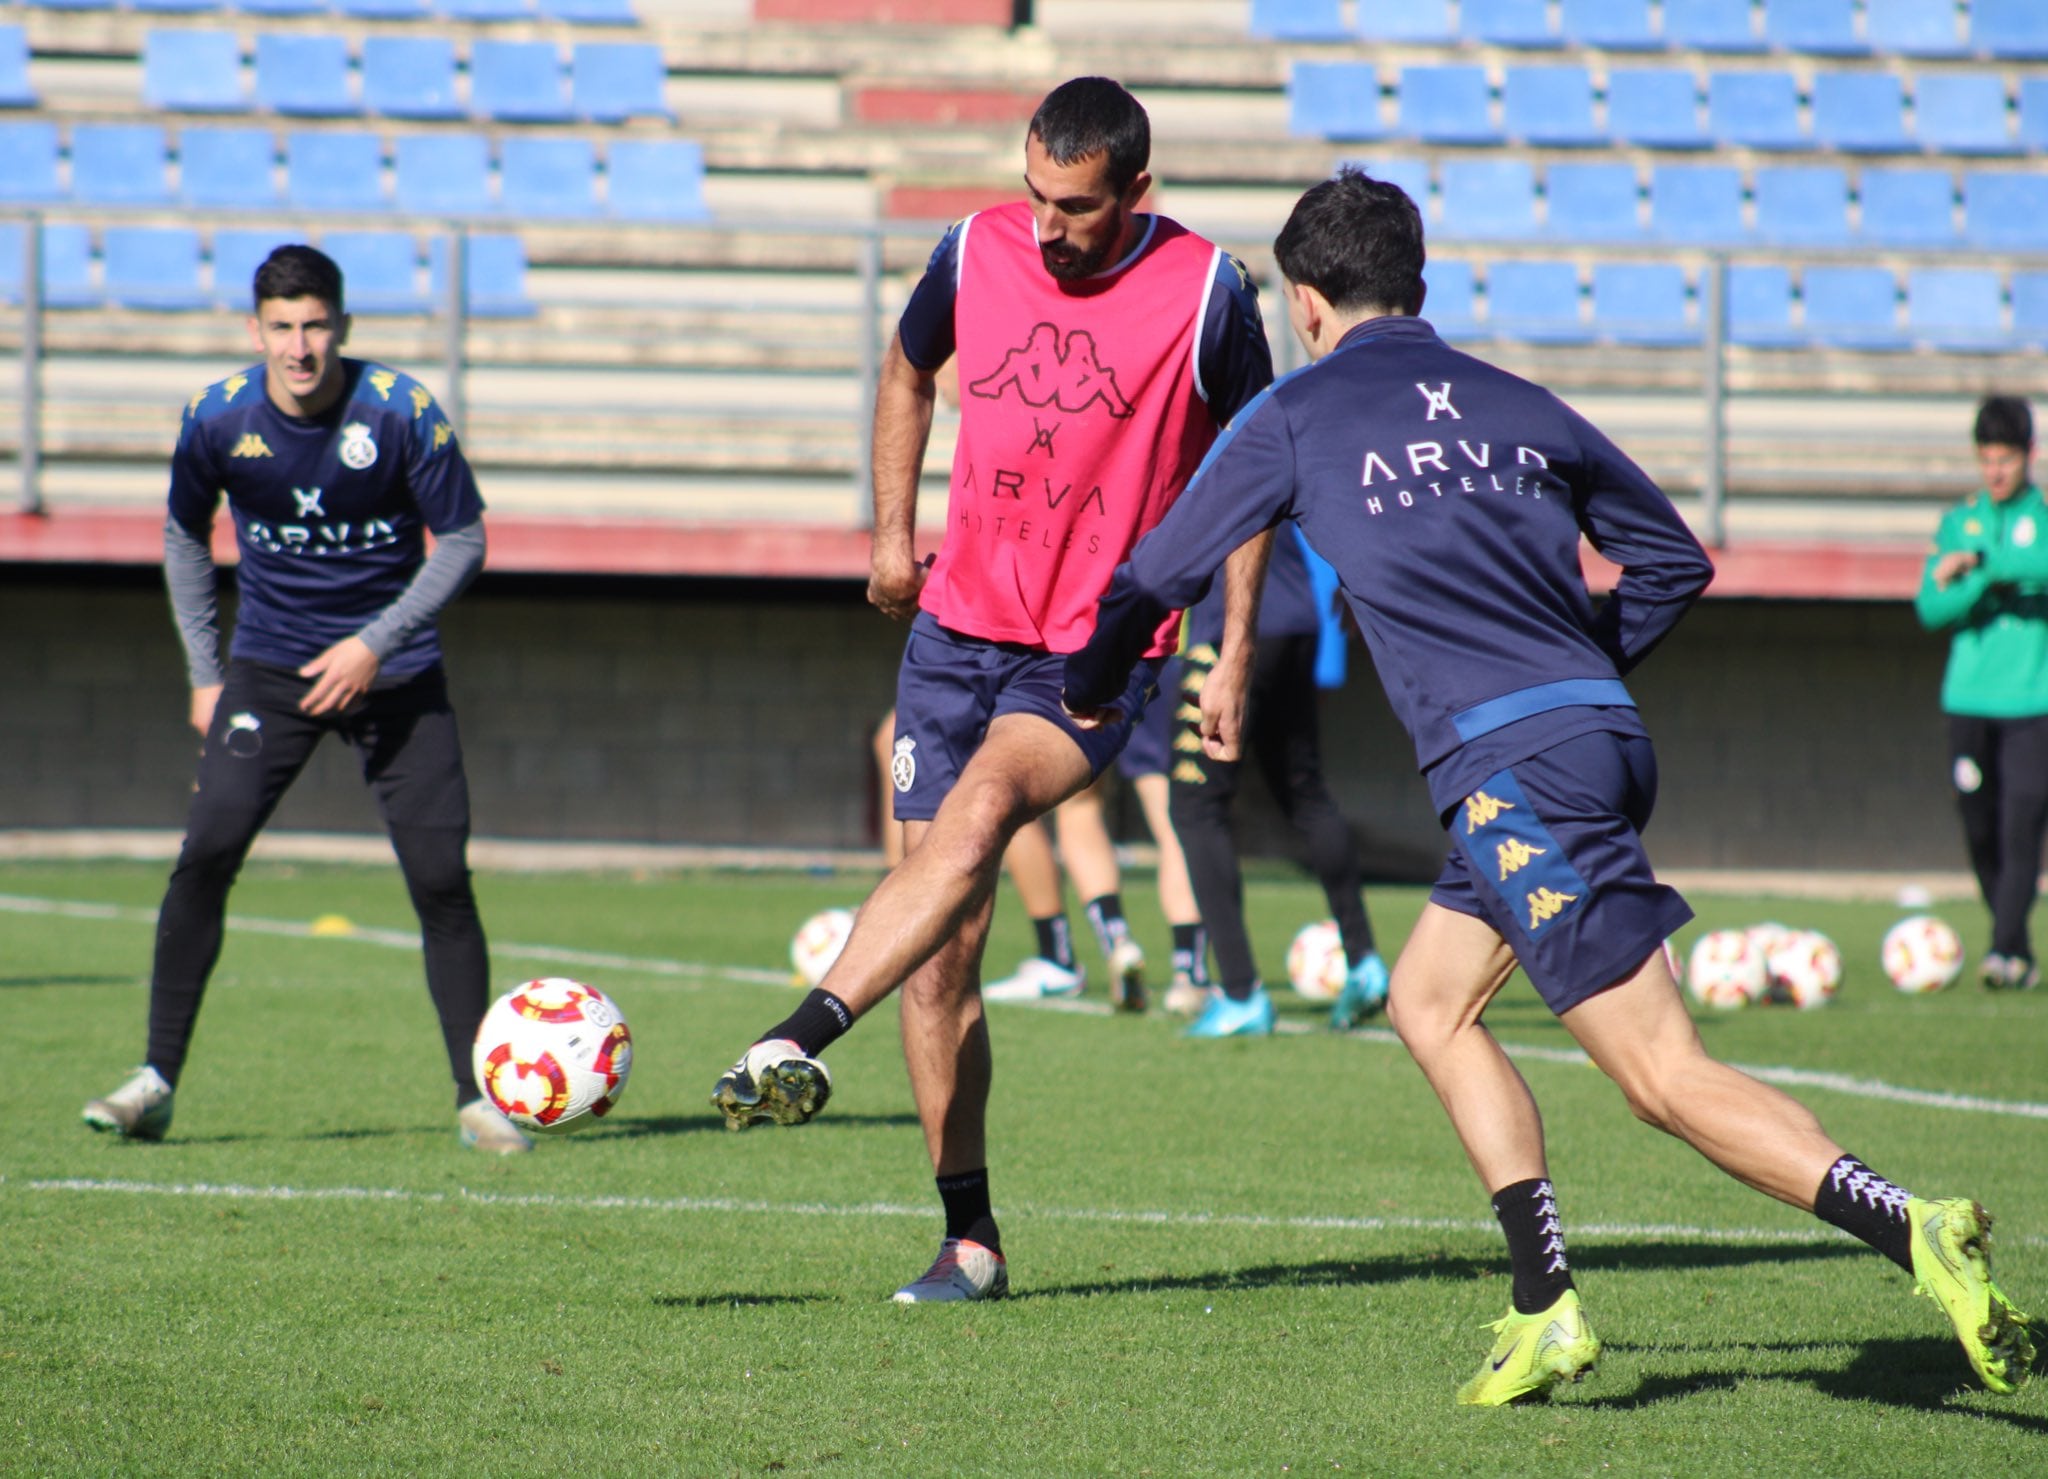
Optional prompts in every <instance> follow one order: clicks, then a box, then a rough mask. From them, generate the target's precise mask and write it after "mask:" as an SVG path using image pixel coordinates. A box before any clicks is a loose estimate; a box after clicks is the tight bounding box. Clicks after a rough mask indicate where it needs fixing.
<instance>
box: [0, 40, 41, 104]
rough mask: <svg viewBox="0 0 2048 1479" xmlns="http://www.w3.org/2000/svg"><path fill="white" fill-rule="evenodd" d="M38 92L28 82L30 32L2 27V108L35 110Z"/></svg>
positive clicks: (0, 48)
mask: <svg viewBox="0 0 2048 1479" xmlns="http://www.w3.org/2000/svg"><path fill="white" fill-rule="evenodd" d="M35 105H36V90H35V88H33V87H32V86H30V85H29V80H28V32H26V31H24V30H23V29H22V28H21V27H20V26H0V108H33V107H34V106H35Z"/></svg>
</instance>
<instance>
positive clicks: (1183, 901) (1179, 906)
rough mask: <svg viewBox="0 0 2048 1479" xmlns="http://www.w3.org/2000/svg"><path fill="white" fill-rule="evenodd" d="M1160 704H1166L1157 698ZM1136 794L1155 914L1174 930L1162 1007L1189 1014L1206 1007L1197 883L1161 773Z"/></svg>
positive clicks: (1140, 783)
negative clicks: (1152, 858)
mask: <svg viewBox="0 0 2048 1479" xmlns="http://www.w3.org/2000/svg"><path fill="white" fill-rule="evenodd" d="M1155 701H1156V702H1158V703H1165V702H1166V701H1167V700H1166V697H1165V695H1163V694H1162V695H1161V696H1160V697H1159V698H1158V699H1157V700H1155ZM1131 786H1132V788H1133V789H1135V790H1136V791H1137V793H1138V805H1139V806H1140V807H1141V808H1142V809H1143V810H1144V813H1145V828H1146V830H1147V831H1149V832H1150V833H1151V834H1152V842H1153V845H1154V846H1155V847H1157V848H1158V850H1159V912H1160V913H1161V914H1162V915H1164V916H1165V917H1166V925H1167V928H1168V929H1170V930H1171V931H1172V932H1173V939H1174V945H1173V951H1174V956H1173V979H1172V981H1171V982H1170V983H1168V985H1167V988H1166V1002H1165V1005H1166V1009H1167V1010H1168V1011H1169V1012H1178V1013H1180V1014H1182V1015H1184V1016H1192V1015H1193V1014H1194V1013H1196V1012H1199V1011H1200V1010H1201V1009H1202V1008H1203V1007H1204V1006H1206V1005H1207V1004H1208V991H1207V989H1206V987H1205V986H1204V985H1203V984H1202V983H1203V982H1205V981H1207V980H1208V978H1209V970H1208V961H1207V960H1206V959H1205V958H1204V957H1206V956H1207V954H1208V950H1209V945H1208V939H1207V936H1206V935H1204V934H1203V933H1202V909H1201V906H1200V905H1199V904H1197V903H1196V902H1195V885H1194V883H1193V881H1192V880H1190V879H1189V877H1188V859H1187V854H1186V853H1185V852H1183V851H1182V850H1181V845H1180V835H1179V834H1178V833H1177V832H1175V831H1174V830H1173V816H1172V809H1171V804H1170V803H1171V799H1172V789H1173V788H1172V784H1171V783H1170V782H1169V781H1168V780H1167V778H1166V777H1165V776H1164V775H1163V774H1159V773H1156V772H1155V773H1153V774H1150V775H1141V776H1138V777H1137V778H1136V779H1134V780H1133V781H1132V782H1131Z"/></svg>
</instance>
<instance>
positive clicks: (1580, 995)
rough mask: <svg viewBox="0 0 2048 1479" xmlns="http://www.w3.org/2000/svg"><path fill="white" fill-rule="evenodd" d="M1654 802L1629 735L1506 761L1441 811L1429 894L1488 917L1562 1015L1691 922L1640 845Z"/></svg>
mask: <svg viewBox="0 0 2048 1479" xmlns="http://www.w3.org/2000/svg"><path fill="white" fill-rule="evenodd" d="M1656 800H1657V757H1656V752H1655V751H1654V750H1653V749H1652V748H1651V746H1650V742H1649V740H1647V739H1645V738H1644V737H1642V736H1641V735H1624V734H1610V733H1605V732H1601V733H1594V734H1582V735H1579V736H1578V737H1576V738H1574V739H1569V740H1566V741H1564V743H1562V744H1560V745H1557V746H1555V747H1553V748H1551V749H1548V750H1545V751H1543V752H1542V753H1541V754H1538V755H1532V756H1530V757H1529V758H1528V759H1526V760H1518V761H1516V762H1515V763H1514V764H1513V765H1512V766H1510V767H1509V768H1508V769H1506V770H1503V771H1500V772H1499V773H1498V774H1496V775H1493V776H1490V777H1488V778H1487V779H1486V780H1485V781H1483V782H1482V783H1481V784H1480V785H1479V787H1478V788H1477V789H1476V790H1474V791H1473V793H1472V794H1471V795H1470V796H1468V797H1466V798H1465V803H1464V805H1463V806H1461V807H1459V808H1458V809H1457V810H1455V811H1454V812H1452V813H1451V817H1450V837H1451V852H1450V857H1449V858H1448V859H1447V860H1446V861H1445V863H1444V871H1443V875H1442V876H1441V877H1440V878H1438V879H1437V883H1436V888H1435V889H1434V890H1433V891H1432V892H1431V894H1430V902H1432V903H1435V904H1441V905H1443V906H1444V907H1445V908H1446V909H1455V910H1456V911H1458V913H1460V914H1469V915H1473V916H1475V917H1477V918H1480V919H1484V920H1485V921H1486V922H1487V923H1488V924H1490V925H1492V926H1493V927H1494V929H1496V930H1497V931H1499V932H1500V936H1501V938H1502V939H1503V940H1505V941H1507V943H1508V946H1509V948H1510V949H1512V950H1513V951H1514V952H1515V958H1516V959H1517V960H1518V961H1519V962H1520V963H1521V966H1522V970H1523V973H1524V974H1526V975H1527V976H1528V977H1529V980H1530V981H1531V982H1532V983H1533V984H1534V985H1535V987H1536V991H1537V994H1538V995H1540V996H1541V997H1542V998H1543V1000H1544V1003H1545V1004H1546V1005H1548V1006H1549V1008H1550V1009H1551V1011H1553V1012H1556V1013H1558V1014H1560V1015H1562V1014H1563V1013H1565V1012H1567V1011H1570V1010H1571V1009H1572V1008H1573V1007H1575V1006H1577V1005H1578V1004H1579V1003H1580V1002H1583V1001H1585V1000H1586V999H1587V998H1588V997H1591V996H1594V995H1597V994H1598V993H1599V992H1601V991H1604V990H1605V989H1606V988H1607V987H1609V986H1613V985H1615V984H1617V983H1618V982H1620V981H1621V980H1623V979H1624V978H1626V977H1627V976H1629V975H1631V974H1633V973H1634V971H1635V969H1636V967H1637V966H1640V965H1641V964H1642V963H1643V962H1644V961H1645V960H1647V959H1648V958H1649V957H1650V954H1651V953H1652V952H1653V951H1655V950H1657V949H1658V948H1659V947H1660V946H1662V944H1663V942H1664V941H1665V940H1666V939H1668V938H1669V937H1670V936H1671V934H1672V932H1673V931H1675V930H1677V929H1678V928H1679V927H1680V926H1682V925H1683V924H1684V923H1685V922H1686V921H1687V920H1689V919H1691V918H1692V909H1691V907H1690V906H1688V905H1687V904H1686V902H1685V900H1684V899H1683V898H1682V897H1680V895H1679V893H1678V891H1677V890H1676V889H1672V888H1668V887H1666V886H1665V885H1664V884H1661V883H1659V882H1658V881H1657V879H1656V876H1655V874H1653V873H1652V872H1651V870H1650V860H1649V857H1648V856H1647V855H1646V854H1645V853H1644V851H1643V843H1642V835H1641V834H1642V829H1643V827H1644V826H1645V825H1646V824H1647V823H1648V822H1649V820H1650V812H1651V810H1652V809H1653V808H1654V807H1655V805H1656Z"/></svg>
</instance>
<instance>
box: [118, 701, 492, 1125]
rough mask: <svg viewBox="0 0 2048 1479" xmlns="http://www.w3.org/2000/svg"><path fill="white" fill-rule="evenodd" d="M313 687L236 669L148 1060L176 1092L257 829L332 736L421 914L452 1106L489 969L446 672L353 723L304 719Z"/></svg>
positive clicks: (188, 833)
mask: <svg viewBox="0 0 2048 1479" xmlns="http://www.w3.org/2000/svg"><path fill="white" fill-rule="evenodd" d="M311 686H312V680H310V679H307V678H301V677H300V676H299V675H298V674H296V673H294V672H290V671H288V670H284V669H279V668H269V667H260V666H258V665H256V664H254V663H246V662H233V663H230V664H229V665H228V672H227V678H226V682H225V684H224V686H223V687H222V689H221V695H220V702H219V703H218V704H216V705H215V706H214V711H213V724H212V727H211V728H210V729H209V731H208V732H207V736H206V744H205V748H204V749H203V750H202V751H201V752H200V758H199V779H198V783H197V785H196V786H195V788H194V794H193V797H192V809H191V813H190V816H189V817H188V819H187V822H186V826H185V843H184V846H183V847H182V848H181V849H180V850H179V853H178V862H177V866H176V867H175V868H174V869H173V870H172V873H171V882H170V887H169V888H168V889H167V890H166V891H165V893H164V902H163V907H162V909H161V910H160V911H159V913H158V916H157V934H156V964H155V967H154V969H153V970H152V972H151V974H150V983H149V1047H148V1050H147V1054H146V1061H147V1062H148V1063H150V1064H151V1065H152V1066H153V1067H155V1068H156V1070H157V1071H158V1072H159V1073H161V1074H163V1075H164V1077H165V1078H167V1079H169V1080H170V1081H171V1082H173V1083H176V1082H177V1077H178V1072H179V1070H180V1069H181V1068H183V1066H184V1063H185V1054H186V1050H187V1048H188V1046H189V1045H190V1043H191V1040H192V1027H193V1023H194V1021H195V1020H196V1019H197V1018H198V1015H199V1003H200V1000H201V998H202V997H204V995H205V994H206V982H207V978H208V977H209V976H211V975H212V974H213V967H214V963H215V962H216V961H217V960H218V959H219V958H220V949H221V934H222V924H223V920H224V919H225V917H226V914H227V900H228V890H229V889H230V888H231V887H232V886H233V884H234V881H235V877H236V875H237V874H239V873H240V872H241V868H242V861H243V859H244V858H246V857H247V856H248V854H249V847H250V844H252V843H253V842H254V841H255V840H256V834H257V833H258V832H260V831H261V830H262V829H263V825H264V823H266V822H267V821H269V820H270V814H271V812H272V811H274V810H275V809H276V807H277V803H278V802H279V801H280V800H281V799H282V798H283V796H284V793H285V792H286V791H287V790H288V789H290V787H291V784H292V782H293V781H294V780H296V779H297V778H298V775H299V772H300V771H302V770H303V769H304V768H305V765H306V761H307V760H308V759H310V758H311V757H312V754H313V748H314V746H315V745H317V744H319V743H320V740H321V739H322V738H323V737H324V736H326V735H328V734H335V735H339V736H340V737H341V740H342V742H343V743H344V744H346V745H348V746H349V747H350V748H351V749H353V750H355V751H356V754H357V756H358V757H359V758H360V760H361V762H362V769H363V779H364V780H365V781H366V782H367V783H368V784H369V787H370V789H371V791H372V792H373V793H374V794H375V796H376V798H377V808H378V811H379V812H380V813H381V814H382V816H383V818H384V825H385V828H386V830H387V831H388V832H389V833H390V834H391V846H392V849H393V850H394V851H395V852H396V853H397V854H398V867H399V871H400V872H401V873H402V874H403V875H404V876H405V886H406V889H407V891H408V892H409V893H410V894H411V896H412V904H413V908H414V910H415V911H416V912H417V913H418V914H419V919H420V936H421V942H422V944H423V946H424V949H425V954H426V969H427V990H428V992H429V993H430V994H431V995H432V997H433V999H434V1009H435V1011H436V1012H437V1013H438V1014H439V1016H440V1019H441V1034H442V1037H443V1039H444V1041H445V1044H446V1047H447V1051H448V1067H449V1070H450V1072H451V1073H452V1074H453V1075H454V1078H455V1102H456V1103H457V1104H458V1105H461V1104H466V1103H468V1102H469V1101H470V1100H472V1099H474V1098H476V1097H477V1087H476V1080H475V1078H474V1076H473V1074H472V1072H471V1069H470V1050H471V1048H472V1046H473V1045H474V1044H475V1041H476V1029H477V1024H478V1023H479V1022H481V1021H482V1020H483V1015H484V1010H485V1008H486V1007H487V1006H488V1005H489V1004H490V965H489V958H488V952H487V950H486V946H485V943H484V931H483V923H482V921H481V920H480V919H479V918H478V916H477V909H476V896H475V894H474V893H473V892H472V890H471V887H470V877H469V862H468V849H469V782H468V778H467V777H466V775H465V774H464V771H463V766H462V741H461V737H460V736H459V735H458V734H457V732H456V728H455V713H454V711H453V710H452V709H451V708H450V707H449V706H448V686H447V682H446V679H445V677H444V675H443V674H442V672H441V670H440V669H439V668H433V669H429V670H428V671H427V672H424V673H421V674H419V675H418V676H416V677H413V678H409V679H406V680H405V681H403V682H400V683H397V684H394V685H393V686H391V687H389V688H381V689H374V690H372V691H371V693H370V694H369V696H368V697H367V698H366V699H365V700H364V701H363V703H362V704H361V705H359V706H358V707H356V708H355V709H353V710H351V711H350V712H348V713H346V714H338V715H337V714H325V715H321V716H319V717H318V718H314V717H311V716H308V715H306V714H303V713H301V712H300V711H299V700H300V699H301V698H302V697H304V696H305V693H306V691H307V689H309V688H310V687H311Z"/></svg>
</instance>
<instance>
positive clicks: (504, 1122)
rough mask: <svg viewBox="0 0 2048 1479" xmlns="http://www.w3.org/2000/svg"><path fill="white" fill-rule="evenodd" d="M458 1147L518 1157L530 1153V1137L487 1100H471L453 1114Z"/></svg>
mask: <svg viewBox="0 0 2048 1479" xmlns="http://www.w3.org/2000/svg"><path fill="white" fill-rule="evenodd" d="M455 1126H456V1128H457V1129H458V1130H460V1131H461V1132H462V1143H463V1144H464V1145H467V1146H469V1147H471V1148H472V1149H475V1150H481V1151H485V1152H488V1153H489V1154H491V1155H518V1154H519V1153H520V1152H522V1151H528V1150H532V1149H533V1137H532V1136H530V1135H528V1134H527V1133H526V1132H525V1131H524V1130H522V1129H520V1128H519V1126H517V1125H515V1124H513V1123H512V1121H510V1120H508V1119H506V1118H505V1116H504V1115H502V1114H500V1113H499V1112H498V1106H497V1105H495V1104H493V1103H491V1101H490V1100H488V1099H472V1100H470V1101H469V1103H467V1104H465V1105H463V1106H462V1108H460V1109H458V1110H456V1111H455Z"/></svg>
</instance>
